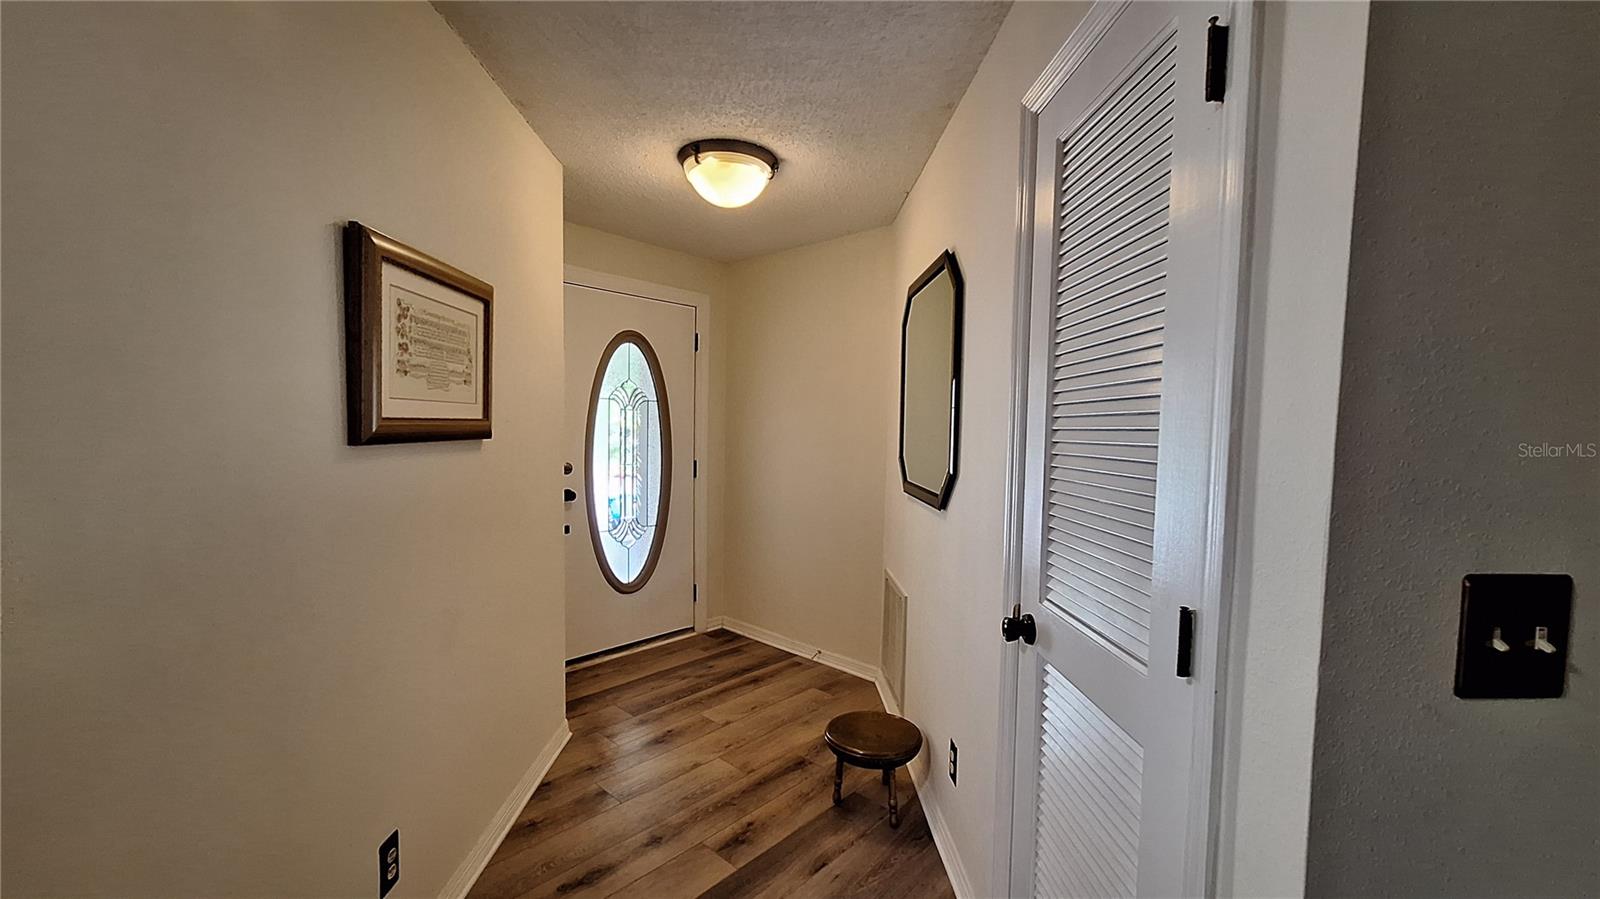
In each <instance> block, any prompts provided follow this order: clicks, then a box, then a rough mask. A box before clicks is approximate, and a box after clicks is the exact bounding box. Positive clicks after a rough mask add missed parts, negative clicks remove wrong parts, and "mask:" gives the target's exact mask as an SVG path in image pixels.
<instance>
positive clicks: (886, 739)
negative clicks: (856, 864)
mask: <svg viewBox="0 0 1600 899" xmlns="http://www.w3.org/2000/svg"><path fill="white" fill-rule="evenodd" d="M822 742H824V743H826V744H828V748H829V749H830V750H832V751H833V758H834V764H833V804H834V805H838V804H840V803H841V802H843V801H844V796H843V793H842V791H843V789H844V766H845V765H846V764H850V765H852V766H854V767H856V768H871V769H873V770H874V771H882V772H883V786H884V788H885V789H886V790H887V791H888V793H889V826H890V827H899V826H900V801H899V800H898V799H897V798H896V797H895V795H894V771H895V769H896V768H899V767H900V766H901V765H904V764H905V763H907V762H909V761H911V760H912V759H914V758H916V757H917V752H918V751H920V750H921V749H922V731H920V730H917V726H916V725H915V724H912V723H911V722H910V721H907V720H906V719H904V718H901V717H899V716H897V715H891V714H889V713H888V712H846V713H845V714H843V715H840V716H839V717H837V718H835V719H833V720H832V721H829V722H828V729H827V730H825V731H823V732H822Z"/></svg>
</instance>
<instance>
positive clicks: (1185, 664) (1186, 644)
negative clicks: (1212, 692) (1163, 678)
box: [1177, 606, 1194, 678]
mask: <svg viewBox="0 0 1600 899" xmlns="http://www.w3.org/2000/svg"><path fill="white" fill-rule="evenodd" d="M1177 675H1178V676H1179V677H1185V678H1187V677H1193V676H1194V609H1191V608H1189V607H1188V606H1179V607H1178V670H1177Z"/></svg>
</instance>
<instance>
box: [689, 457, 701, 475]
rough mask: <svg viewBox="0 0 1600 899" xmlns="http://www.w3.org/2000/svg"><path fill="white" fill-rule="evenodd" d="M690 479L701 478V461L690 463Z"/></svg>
mask: <svg viewBox="0 0 1600 899" xmlns="http://www.w3.org/2000/svg"><path fill="white" fill-rule="evenodd" d="M689 477H691V478H698V477H700V460H699V459H696V460H694V461H693V462H692V463H690V465H689Z"/></svg>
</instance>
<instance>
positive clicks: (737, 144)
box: [678, 140, 778, 209]
mask: <svg viewBox="0 0 1600 899" xmlns="http://www.w3.org/2000/svg"><path fill="white" fill-rule="evenodd" d="M678 162H679V163H680V164H681V165H682V166H683V174H684V177H686V178H688V179H689V183H690V184H692V185H693V186H694V189H695V193H698V194H699V195H700V196H701V197H702V198H704V199H705V201H706V202H707V203H710V204H711V205H713V206H721V207H722V208H723V209H737V208H739V207H740V206H744V205H746V204H748V203H749V202H750V201H751V200H754V199H755V198H756V197H759V196H761V192H762V191H764V190H766V189H767V182H768V181H771V180H772V176H773V175H775V174H777V172H778V157H777V156H776V155H774V154H773V152H772V151H771V150H768V149H767V148H766V147H762V146H758V145H756V144H752V143H750V142H748V141H742V140H697V141H695V142H693V143H690V144H685V145H684V146H683V147H682V148H680V149H679V150H678Z"/></svg>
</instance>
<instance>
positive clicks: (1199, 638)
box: [990, 0, 1260, 896]
mask: <svg viewBox="0 0 1600 899" xmlns="http://www.w3.org/2000/svg"><path fill="white" fill-rule="evenodd" d="M1131 2H1132V0H1099V2H1096V3H1095V4H1094V6H1093V7H1091V8H1090V10H1089V11H1088V12H1087V13H1086V14H1085V15H1084V17H1083V19H1082V20H1081V21H1080V22H1079V23H1078V25H1077V27H1076V28H1074V29H1073V31H1072V34H1071V35H1070V36H1069V37H1068V38H1067V40H1066V42H1065V43H1063V44H1062V46H1061V49H1060V50H1058V51H1057V52H1056V55H1055V56H1054V57H1053V58H1052V59H1051V60H1050V62H1049V64H1048V65H1046V66H1045V68H1044V71H1043V72H1042V73H1041V74H1040V75H1039V77H1038V79H1037V80H1036V81H1035V82H1034V83H1033V86H1032V87H1031V88H1029V90H1028V92H1027V93H1026V94H1024V95H1023V98H1022V103H1021V111H1020V118H1021V128H1020V134H1021V145H1020V149H1019V152H1018V164H1017V171H1018V177H1017V203H1016V236H1017V243H1016V257H1015V266H1016V268H1015V284H1014V285H1013V294H1014V299H1013V306H1012V335H1011V340H1012V346H1011V361H1012V367H1011V407H1010V410H1009V413H1008V423H1007V429H1006V430H1007V444H1006V479H1005V484H1006V486H1005V513H1004V520H1005V527H1004V531H1003V534H1002V539H1003V545H1004V549H1005V576H1004V580H1003V589H1002V594H1001V596H1000V602H999V604H998V605H999V608H998V609H997V611H998V613H999V614H998V616H997V617H1004V616H1006V615H1010V614H1011V610H1012V607H1013V606H1014V605H1016V604H1017V603H1018V602H1019V601H1020V599H1021V593H1022V583H1023V565H1024V562H1025V559H1026V547H1025V546H1023V533H1024V532H1023V526H1022V517H1023V509H1024V507H1025V501H1026V497H1025V496H1024V491H1025V490H1026V472H1027V411H1028V367H1029V358H1028V357H1029V347H1030V343H1031V340H1030V338H1031V336H1032V335H1031V334H1030V323H1031V322H1032V309H1033V297H1032V289H1033V244H1034V226H1035V222H1034V202H1035V197H1034V190H1033V182H1034V166H1035V164H1036V162H1037V159H1036V157H1037V152H1036V145H1037V141H1038V134H1039V114H1040V113H1041V112H1042V111H1043V110H1044V107H1045V105H1046V104H1047V103H1049V102H1050V100H1051V98H1052V97H1054V96H1055V94H1056V92H1057V91H1058V90H1060V88H1061V87H1062V85H1064V84H1065V83H1066V81H1067V79H1068V78H1069V77H1071V76H1072V74H1073V73H1074V72H1075V71H1077V69H1078V67H1079V66H1080V65H1081V64H1082V63H1083V61H1084V59H1085V58H1086V57H1087V56H1088V55H1089V52H1090V51H1091V50H1093V49H1094V47H1095V45H1096V44H1098V43H1099V41H1100V38H1102V37H1104V36H1105V34H1106V32H1108V31H1109V30H1110V29H1111V26H1112V25H1113V24H1114V23H1115V22H1116V20H1117V19H1118V18H1119V17H1120V16H1121V14H1122V12H1123V10H1124V9H1126V8H1127V7H1128V5H1129V4H1130V3H1131ZM1217 6H1218V8H1219V9H1222V10H1226V13H1225V14H1226V17H1227V21H1226V22H1225V24H1227V25H1228V26H1229V29H1230V30H1229V35H1228V37H1229V49H1228V76H1227V87H1226V94H1225V100H1224V102H1223V122H1222V128H1223V131H1224V134H1225V137H1224V150H1223V166H1224V175H1223V196H1222V199H1221V210H1222V228H1221V231H1222V234H1223V262H1222V284H1221V285H1219V286H1220V289H1222V290H1231V291H1232V292H1233V293H1234V295H1235V297H1236V298H1237V299H1236V303H1235V316H1234V318H1233V319H1232V320H1224V321H1222V322H1221V323H1220V325H1219V332H1218V335H1217V337H1218V341H1219V343H1221V344H1222V345H1228V344H1231V345H1232V346H1233V353H1232V355H1231V357H1229V358H1226V359H1221V360H1218V366H1217V379H1216V383H1215V384H1214V385H1213V392H1214V393H1213V395H1214V398H1215V403H1216V409H1217V412H1218V415H1217V416H1216V419H1215V420H1214V421H1213V423H1212V426H1213V439H1214V440H1215V446H1216V447H1218V448H1219V451H1218V452H1216V453H1214V454H1213V459H1212V463H1213V468H1212V473H1211V474H1212V477H1211V497H1210V508H1211V510H1212V512H1211V516H1210V518H1209V520H1208V523H1207V533H1206V566H1205V570H1206V575H1205V596H1204V598H1203V599H1202V600H1201V602H1200V603H1199V605H1198V607H1199V608H1201V609H1206V608H1214V609H1216V614H1214V615H1204V614H1202V615H1199V616H1197V624H1198V625H1199V628H1198V632H1197V634H1196V638H1195V639H1196V648H1197V649H1198V650H1200V651H1198V652H1196V654H1195V666H1194V671H1195V674H1194V679H1195V683H1196V685H1197V688H1198V689H1197V694H1198V695H1202V696H1204V695H1208V694H1209V695H1210V697H1211V703H1212V708H1211V710H1210V712H1209V714H1207V713H1205V710H1204V709H1202V710H1201V712H1202V713H1201V714H1199V715H1197V716H1196V722H1197V724H1196V728H1195V732H1194V734H1193V735H1192V736H1193V739H1192V742H1191V757H1192V758H1193V760H1194V770H1195V771H1204V772H1209V774H1208V776H1204V777H1196V778H1194V782H1193V785H1192V789H1191V793H1190V796H1189V818H1190V826H1189V829H1188V832H1189V845H1188V848H1187V851H1186V852H1185V856H1186V858H1187V862H1186V864H1185V871H1184V882H1185V883H1186V884H1189V885H1191V886H1192V887H1193V889H1190V890H1186V893H1187V894H1188V895H1195V896H1201V895H1204V896H1212V895H1215V893H1216V872H1217V858H1218V850H1219V838H1218V834H1219V833H1220V827H1219V826H1218V825H1219V822H1220V816H1221V812H1222V810H1223V807H1224V806H1225V805H1227V804H1228V798H1227V797H1226V796H1224V795H1223V792H1222V789H1223V783H1224V772H1223V770H1222V765H1223V752H1222V746H1223V742H1224V737H1225V734H1224V727H1225V722H1226V720H1227V718H1226V711H1227V709H1226V708H1225V698H1226V692H1225V686H1226V685H1225V675H1226V673H1227V671H1226V661H1227V659H1228V653H1229V647H1228V644H1229V638H1230V636H1231V630H1232V628H1231V625H1232V621H1231V617H1230V607H1231V605H1232V602H1231V596H1232V592H1233V556H1234V537H1235V534H1236V532H1237V527H1236V521H1237V517H1238V514H1237V508H1238V495H1239V472H1238V469H1239V466H1238V455H1239V446H1240V430H1241V429H1240V416H1241V414H1242V411H1243V393H1244V390H1243V388H1244V373H1245V364H1244V352H1245V339H1244V338H1245V323H1246V321H1247V315H1246V313H1247V308H1248V299H1249V293H1248V291H1249V278H1248V275H1249V253H1250V241H1249V224H1250V222H1249V211H1250V207H1251V202H1252V199H1253V197H1252V185H1253V180H1252V179H1253V174H1254V164H1255V143H1256V138H1255V129H1256V86H1257V74H1258V59H1259V55H1260V51H1259V47H1260V40H1259V22H1260V17H1259V10H1258V8H1257V5H1256V3H1254V2H1252V0H1217ZM1211 647H1215V651H1213V652H1207V651H1205V650H1208V649H1210V648H1211ZM1020 672H1021V645H1020V644H1011V645H1009V646H1008V647H1007V649H1006V652H1005V654H1004V656H1003V659H1002V664H1001V678H1000V702H999V703H998V706H999V711H1000V720H999V728H1000V732H999V739H998V740H997V747H996V765H995V768H996V772H995V774H996V789H995V814H994V820H995V822H996V825H997V826H996V828H995V842H994V849H993V852H992V862H991V871H990V883H991V884H992V885H993V888H992V892H994V893H995V894H996V895H1003V896H1009V895H1012V893H1011V889H1010V887H1011V882H1012V870H1011V861H1012V848H1013V847H1012V832H1013V829H1014V828H1013V827H1012V814H1013V812H1014V808H1013V805H1014V800H1015V793H1014V786H1015V777H1016V741H1017V733H1016V720H1017V702H1018V695H1017V681H1018V675H1019V674H1020Z"/></svg>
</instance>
